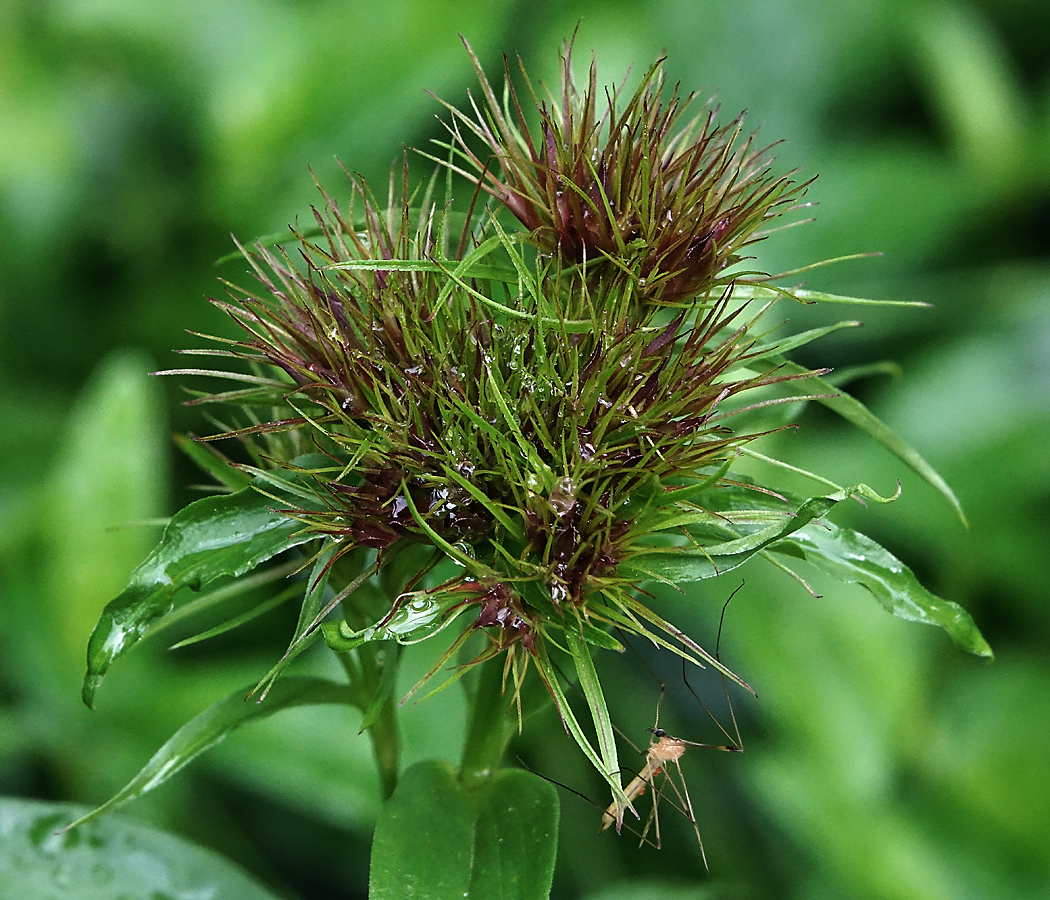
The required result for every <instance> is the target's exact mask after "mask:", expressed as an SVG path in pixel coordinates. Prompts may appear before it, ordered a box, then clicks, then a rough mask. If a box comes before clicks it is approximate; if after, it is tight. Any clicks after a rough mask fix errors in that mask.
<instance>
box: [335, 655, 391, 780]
mask: <svg viewBox="0 0 1050 900" xmlns="http://www.w3.org/2000/svg"><path fill="white" fill-rule="evenodd" d="M389 643H390V642H387V641H379V642H375V643H366V644H363V645H362V646H360V647H358V648H357V649H356V650H352V651H350V652H349V653H339V654H336V655H337V656H338V657H339V661H340V662H341V663H342V664H343V667H344V668H345V669H346V673H347V675H348V676H349V677H350V683H351V684H352V685H353V686H354V687H355V688H356V689H357V695H358V698H359V699H358V701H357V705H358V707H359V708H360V710H361V711H362V712H363V713H364V714H365V715H366V716H367V715H368V711H369V709H370V704H371V703H372V702H373V698H374V697H375V696H376V693H377V691H380V690H381V689H382V683H383V672H384V670H385V668H386V667H387V666H395V667H396V666H397V655H398V648H396V647H394V648H391V647H390V646H389ZM391 653H393V654H394V658H393V659H391V658H390V654H391ZM371 718H372V721H371V723H370V724H369V725H368V738H369V740H370V741H371V742H372V756H373V757H374V759H375V761H376V768H377V769H378V770H379V783H380V786H381V787H382V789H383V799H384V800H388V799H389V798H390V796H391V795H392V794H393V793H394V788H396V787H397V773H398V766H399V764H400V760H401V734H400V731H399V729H398V724H397V704H396V703H395V702H394V695H393V693H392V692H389V693H388V694H387V696H386V697H385V698H384V699H383V701H382V704H381V705H380V707H379V709H378V711H377V712H375V713H373V714H372V717H371Z"/></svg>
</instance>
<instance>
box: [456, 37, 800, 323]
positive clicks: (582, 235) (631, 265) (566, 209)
mask: <svg viewBox="0 0 1050 900" xmlns="http://www.w3.org/2000/svg"><path fill="white" fill-rule="evenodd" d="M469 49H470V48H469V45H468V51H469ZM471 58H472V59H473V61H474V66H475V69H476V71H477V74H478V78H479V80H480V82H481V88H482V93H483V95H484V99H485V104H484V107H483V109H479V108H478V106H477V104H475V103H474V101H473V99H472V100H471V111H472V113H473V115H470V114H468V113H464V112H461V111H460V110H458V109H456V108H455V107H452V106H449V109H450V110H451V112H452V117H453V118H452V123H451V124H450V126H449V130H450V134H451V136H452V142H451V144H450V145H447V146H448V149H449V150H451V151H452V160H453V161H452V162H451V163H449V164H450V165H452V166H453V167H454V168H456V170H457V171H459V172H461V173H462V174H464V175H465V176H466V177H467V178H469V179H471V180H472V181H474V182H475V183H476V184H477V185H479V186H480V187H481V188H482V189H484V190H485V191H487V192H488V193H489V194H490V195H492V196H493V197H495V198H496V199H497V200H499V201H500V202H501V203H502V204H504V205H505V206H506V207H507V209H508V210H510V211H511V212H512V213H513V214H514V215H515V216H516V217H517V219H518V220H519V221H520V222H521V223H522V224H523V225H524V226H525V227H526V228H527V229H529V230H530V232H531V233H532V235H533V238H534V239H535V241H536V243H537V244H538V245H539V246H540V247H542V248H545V249H547V250H552V251H557V252H559V253H561V254H562V255H563V256H564V257H565V258H566V259H568V260H571V261H574V262H584V261H589V262H594V263H599V264H601V263H604V265H599V266H598V268H599V269H600V270H601V271H602V272H603V273H604V274H606V275H607V276H608V275H611V276H614V277H619V278H626V279H628V280H629V281H630V282H631V284H632V285H633V286H634V288H635V289H636V290H637V291H638V292H639V294H641V295H642V296H644V297H645V298H646V299H647V300H648V301H650V302H659V303H665V304H677V303H680V302H685V303H688V302H689V301H690V299H691V298H693V297H695V296H696V295H697V294H698V293H704V292H706V291H709V290H711V289H713V288H714V287H715V286H717V285H720V284H721V285H724V284H726V283H728V279H727V278H726V277H724V275H723V273H724V272H725V270H726V269H727V268H728V267H730V266H732V265H733V264H734V263H736V262H738V261H739V260H740V259H741V258H742V257H741V255H740V254H741V251H742V250H743V249H744V248H745V247H747V246H748V245H749V244H751V243H753V242H754V241H756V240H760V239H761V238H762V237H763V236H764V234H765V232H764V230H763V229H764V228H765V227H766V226H767V225H768V223H769V222H770V220H772V219H774V218H776V217H777V216H779V215H780V214H781V213H783V212H785V211H786V210H788V209H790V208H791V207H792V205H793V204H794V203H796V201H797V200H798V198H799V196H800V195H801V194H802V193H803V192H804V190H805V185H804V184H803V185H799V184H796V183H794V182H793V181H792V180H791V178H790V175H783V176H773V175H772V174H771V172H770V166H771V164H772V162H773V158H772V156H771V155H770V152H769V151H770V149H771V148H769V147H764V148H756V147H755V146H754V136H753V135H752V136H750V137H747V138H744V139H743V140H741V136H742V132H743V114H741V115H740V116H738V117H737V118H735V119H734V120H732V121H731V122H729V123H728V124H726V125H719V124H718V123H717V113H718V110H717V108H716V107H712V106H711V105H710V104H705V105H703V106H702V107H701V108H700V109H699V110H698V111H697V112H696V113H695V114H692V115H691V116H689V117H688V118H687V114H688V113H689V108H690V106H692V105H693V104H694V101H695V99H696V97H695V95H693V94H690V95H689V96H687V97H685V98H682V97H679V96H678V92H677V89H675V90H673V91H671V93H670V96H668V97H665V96H664V71H663V64H664V60H663V59H660V60H658V61H657V62H656V63H654V64H653V66H652V67H651V68H650V69H649V70H648V71H647V72H646V73H645V75H644V76H643V77H642V79H641V83H640V84H639V85H638V87H637V89H636V90H635V91H634V93H633V94H632V95H631V96H630V99H629V100H628V101H627V102H626V104H623V103H622V93H623V84H621V85H620V87H619V88H615V87H613V88H610V89H609V90H608V91H607V92H606V94H605V101H604V103H603V104H600V101H599V97H598V85H597V73H596V66H595V64H594V62H593V60H592V62H591V66H590V69H589V71H588V78H587V86H586V88H585V89H584V90H583V91H580V89H579V88H578V87H577V85H576V83H575V80H574V78H573V72H572V48H571V45H569V44H566V45H565V48H564V50H563V53H562V71H561V89H560V92H559V93H558V94H557V95H554V94H550V95H548V97H547V98H546V99H543V100H538V99H537V98H536V94H535V92H534V91H533V89H532V86H531V84H528V78H527V76H526V77H525V80H526V84H528V92H529V94H530V95H531V97H532V98H533V100H534V101H535V106H536V110H535V112H536V119H537V120H538V124H532V123H531V122H530V118H529V116H528V115H526V113H525V112H524V111H523V108H522V105H521V103H520V102H519V97H518V94H517V92H516V91H515V89H514V87H513V85H512V84H511V81H510V71H509V67H508V69H507V93H506V102H504V103H502V104H501V103H500V102H499V100H498V99H497V97H496V94H495V91H494V90H493V88H492V86H491V85H490V84H489V81H488V79H487V78H486V77H485V73H484V72H483V70H482V68H481V66H480V64H479V63H478V60H477V58H476V57H475V56H474V55H473V53H472V52H471ZM475 143H480V144H481V147H482V148H483V150H481V151H476V150H475V149H474V145H475ZM479 152H481V153H482V154H483V155H479ZM484 154H488V155H489V156H490V158H486V157H485V155H484ZM464 167H465V168H464ZM737 277H739V273H737Z"/></svg>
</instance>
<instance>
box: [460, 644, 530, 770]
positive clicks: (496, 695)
mask: <svg viewBox="0 0 1050 900" xmlns="http://www.w3.org/2000/svg"><path fill="white" fill-rule="evenodd" d="M476 668H477V670H478V681H477V687H476V688H475V690H474V703H473V706H472V707H471V711H470V722H469V724H468V725H467V739H466V741H464V744H463V761H462V763H461V764H460V769H459V778H460V781H461V782H462V784H463V786H464V787H466V788H468V789H469V788H472V787H476V786H477V785H479V784H480V783H481V782H482V781H484V780H485V779H487V778H488V777H489V776H490V775H492V773H493V772H494V771H495V770H496V769H498V768H499V764H500V761H501V760H502V759H503V753H504V751H505V750H506V749H507V744H508V743H509V741H510V739H511V737H512V736H513V735H514V733H515V732H516V730H517V727H516V723H517V720H516V719H515V718H514V717H513V716H508V715H507V702H506V700H505V699H504V696H503V670H502V666H501V665H500V660H499V659H498V658H497V659H495V660H489V661H488V662H485V663H482V664H481V665H479V666H477V667H476Z"/></svg>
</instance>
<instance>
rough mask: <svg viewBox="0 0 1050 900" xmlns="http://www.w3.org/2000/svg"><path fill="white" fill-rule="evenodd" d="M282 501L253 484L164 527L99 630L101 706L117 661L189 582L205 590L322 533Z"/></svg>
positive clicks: (91, 687)
mask: <svg viewBox="0 0 1050 900" xmlns="http://www.w3.org/2000/svg"><path fill="white" fill-rule="evenodd" d="M276 505H277V504H276V503H275V501H274V500H272V499H271V498H269V497H266V496H264V495H263V494H261V493H259V492H258V491H256V490H255V489H254V488H246V489H244V490H242V491H238V492H237V493H236V494H226V495H223V496H219V497H206V498H204V499H203V500H198V501H197V502H195V503H191V504H190V505H189V506H187V507H185V508H183V509H181V510H180V511H179V512H178V513H176V514H175V516H174V517H173V518H172V520H171V521H170V522H169V523H168V525H167V527H166V528H165V529H164V534H163V536H162V537H161V541H160V544H158V545H157V547H156V548H155V549H154V550H153V552H152V553H150V555H149V556H148V557H146V559H145V561H144V562H143V563H142V564H141V565H140V566H139V567H138V568H137V569H136V570H135V572H134V573H133V574H132V576H131V581H130V583H129V584H128V586H127V587H126V588H125V589H124V592H123V593H122V594H120V596H118V597H117V598H116V599H114V600H111V601H110V602H109V604H108V605H107V606H106V608H105V609H104V610H103V612H102V615H101V617H100V618H99V620H98V624H96V625H95V630H94V631H93V632H92V634H91V639H90V641H89V642H88V651H87V673H86V674H85V676H84V686H83V698H84V702H85V703H86V704H87V705H88V706H93V705H94V701H95V693H96V691H97V690H98V686H99V684H100V683H101V682H102V678H103V676H104V675H105V674H106V671H107V670H108V669H109V667H110V665H111V664H112V663H113V661H114V660H115V659H117V658H118V657H119V656H121V655H123V654H124V653H126V652H127V651H128V650H129V649H130V648H131V647H132V646H133V645H134V644H135V643H136V642H137V641H138V640H139V639H140V638H141V637H142V636H143V634H145V632H146V630H147V629H148V628H149V626H150V625H151V624H153V623H154V622H156V621H157V620H158V619H160V618H162V617H163V616H164V615H166V614H167V613H168V612H169V611H170V610H171V609H172V606H173V602H174V597H175V593H176V592H177V591H178V590H179V589H180V588H183V587H190V588H193V589H194V590H197V589H199V588H201V587H202V586H204V585H205V584H207V583H209V582H211V581H214V580H215V579H216V578H219V577H221V576H224V575H233V576H236V575H243V574H244V573H245V572H249V571H251V570H252V569H254V568H255V567H256V566H257V565H259V564H260V563H262V562H265V561H266V560H268V559H270V558H271V557H273V556H276V555H277V554H278V553H281V552H282V551H284V550H288V549H289V548H291V547H295V546H297V545H298V544H302V543H304V542H306V541H310V540H315V539H316V538H317V535H315V534H311V533H309V532H305V531H304V530H303V526H302V523H300V522H299V521H297V520H296V519H293V518H291V517H290V516H287V515H285V514H284V513H282V512H280V511H278V510H276V509H274V507H275V506H276Z"/></svg>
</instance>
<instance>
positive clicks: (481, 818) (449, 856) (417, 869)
mask: <svg viewBox="0 0 1050 900" xmlns="http://www.w3.org/2000/svg"><path fill="white" fill-rule="evenodd" d="M557 826H558V795H557V792H556V790H555V789H554V787H553V785H551V784H550V783H548V782H546V781H544V780H543V779H542V778H539V777H538V776H535V775H532V774H531V773H528V772H523V771H518V770H504V771H501V772H498V773H497V774H496V775H494V776H492V777H491V778H489V779H486V781H485V782H484V784H483V785H481V786H480V787H479V788H477V789H475V790H473V791H466V790H464V789H463V788H462V787H461V785H460V784H459V782H458V781H457V780H456V776H455V773H454V772H453V770H452V768H451V767H450V766H448V765H447V764H446V763H442V762H438V761H435V760H430V761H427V762H422V763H419V764H417V765H415V766H413V767H412V768H410V769H408V770H407V771H406V772H405V773H404V775H402V777H401V781H400V783H399V784H398V787H397V790H396V791H395V792H394V795H393V797H392V798H391V799H390V800H389V801H388V802H387V803H386V805H385V806H384V807H383V811H382V813H381V814H380V817H379V822H378V824H377V826H376V831H375V837H374V839H373V843H372V865H371V871H370V874H369V894H368V896H369V898H370V900H405V898H412V900H453V898H455V900H460V898H469V900H490V898H496V897H498V898H500V900H547V898H548V897H549V896H550V888H551V880H552V877H553V872H554V858H555V850H556V845H557V831H558V828H557Z"/></svg>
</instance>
